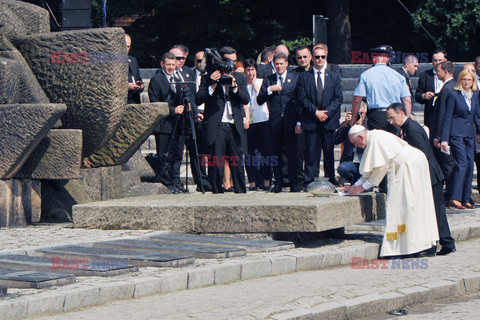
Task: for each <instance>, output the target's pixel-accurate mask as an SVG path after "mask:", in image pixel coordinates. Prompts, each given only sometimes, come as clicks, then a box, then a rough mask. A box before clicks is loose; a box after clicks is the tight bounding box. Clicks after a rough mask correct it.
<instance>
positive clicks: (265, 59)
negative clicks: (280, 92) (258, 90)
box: [257, 47, 275, 79]
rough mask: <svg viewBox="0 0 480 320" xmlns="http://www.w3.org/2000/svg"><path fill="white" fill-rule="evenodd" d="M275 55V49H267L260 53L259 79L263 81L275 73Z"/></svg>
mask: <svg viewBox="0 0 480 320" xmlns="http://www.w3.org/2000/svg"><path fill="white" fill-rule="evenodd" d="M274 54H275V48H272V47H266V48H264V49H263V50H262V52H261V53H260V60H261V62H260V63H259V64H258V66H257V78H262V79H263V78H266V77H267V76H269V75H271V74H273V73H274V72H275V68H274V66H273V64H272V61H273V55H274Z"/></svg>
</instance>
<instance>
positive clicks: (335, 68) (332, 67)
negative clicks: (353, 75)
mask: <svg viewBox="0 0 480 320" xmlns="http://www.w3.org/2000/svg"><path fill="white" fill-rule="evenodd" d="M317 48H320V49H323V50H325V56H326V58H325V59H326V60H325V66H326V68H327V70H330V71H333V72H336V73H338V74H339V75H340V77H341V76H342V70H340V67H339V66H338V64H334V63H330V62H328V61H327V60H328V46H327V45H326V44H324V43H318V44H316V45H315V46H314V47H313V51H315V49H317Z"/></svg>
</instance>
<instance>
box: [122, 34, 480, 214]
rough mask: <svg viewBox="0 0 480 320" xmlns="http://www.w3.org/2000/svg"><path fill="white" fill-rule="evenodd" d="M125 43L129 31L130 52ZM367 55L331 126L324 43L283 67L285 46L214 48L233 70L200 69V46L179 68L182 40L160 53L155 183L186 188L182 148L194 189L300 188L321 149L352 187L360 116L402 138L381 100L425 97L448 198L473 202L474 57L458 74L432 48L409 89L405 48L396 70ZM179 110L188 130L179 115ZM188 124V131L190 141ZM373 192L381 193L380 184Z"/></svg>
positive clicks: (153, 86)
mask: <svg viewBox="0 0 480 320" xmlns="http://www.w3.org/2000/svg"><path fill="white" fill-rule="evenodd" d="M130 46H131V39H130V37H129V36H128V35H127V49H129V47H130ZM371 51H372V60H373V66H372V67H371V68H369V69H368V70H366V71H365V72H363V73H362V74H361V76H360V78H359V83H358V85H357V87H356V88H355V91H354V96H353V101H352V111H351V112H348V113H347V116H346V119H345V121H343V122H342V123H340V113H341V105H342V102H343V94H342V84H341V71H340V68H339V67H338V65H335V64H331V63H328V62H327V58H328V47H327V46H326V45H325V44H317V45H315V46H314V47H313V48H311V49H310V48H309V47H300V48H297V49H296V50H295V60H296V62H297V66H296V67H292V66H289V50H288V48H287V47H286V46H284V45H279V46H278V47H276V48H273V47H267V48H265V49H264V50H262V52H261V54H260V55H259V59H258V60H259V61H258V63H257V61H256V60H255V59H252V58H249V59H246V60H245V61H238V60H237V52H236V50H235V49H234V48H231V47H224V48H222V49H221V50H220V55H221V56H222V58H223V59H224V60H231V61H232V62H234V65H235V68H234V70H233V71H232V72H229V73H225V72H224V71H222V70H216V71H215V72H211V73H209V74H207V73H206V72H205V70H204V67H205V66H204V64H205V59H204V55H205V53H204V52H203V51H199V52H196V53H195V60H194V64H195V66H194V68H193V69H192V68H188V67H187V66H185V65H184V64H185V61H186V59H187V56H188V54H189V51H188V48H187V47H186V46H184V45H181V44H179V45H175V46H173V47H172V49H171V50H170V51H169V52H167V53H165V54H164V55H163V56H162V59H161V62H160V66H161V68H160V69H159V70H158V72H157V73H156V74H155V75H154V76H153V77H152V79H151V81H150V85H149V86H148V95H149V98H150V101H151V102H156V101H161V102H167V103H168V104H169V109H170V114H169V116H168V117H166V118H165V119H164V120H163V121H162V123H160V124H159V125H158V127H157V128H156V129H155V132H154V134H155V139H156V145H157V156H158V166H157V168H158V169H157V177H156V179H157V181H160V182H162V183H163V184H165V185H166V186H167V187H168V188H169V189H170V191H171V192H173V193H180V192H186V190H185V188H184V186H183V185H182V183H181V181H180V165H181V161H182V158H183V152H184V146H186V147H187V149H188V151H189V154H190V156H191V169H192V175H193V178H194V181H195V183H196V185H197V190H199V191H202V190H203V191H212V192H213V193H223V192H229V191H233V192H237V193H244V192H247V190H252V191H257V190H265V191H271V192H276V193H278V192H282V191H283V190H285V189H284V187H285V186H289V190H290V192H301V191H303V190H305V189H306V186H307V185H308V184H309V183H311V182H312V181H313V180H314V178H315V177H317V176H318V175H319V171H320V170H319V169H320V168H319V164H320V159H321V156H322V153H323V165H324V173H325V176H326V177H328V179H329V180H330V182H331V183H333V184H334V185H336V186H338V185H342V184H344V183H347V182H348V183H350V184H353V183H355V182H356V181H357V180H358V178H359V177H360V172H359V165H360V161H361V158H362V152H363V150H361V149H360V148H356V147H355V146H354V145H353V144H352V143H351V142H350V141H349V139H348V130H349V128H350V127H352V126H353V125H354V124H362V125H364V126H365V127H368V129H370V130H373V129H382V130H386V131H388V132H391V133H393V134H396V135H398V136H401V131H402V130H401V129H398V128H396V127H395V126H394V125H393V124H392V123H390V121H389V119H388V117H387V108H388V107H389V106H390V105H392V104H393V103H401V104H402V105H403V106H404V107H405V115H406V116H407V117H408V118H411V117H412V101H413V99H415V100H416V101H417V102H418V103H421V104H423V105H425V112H424V124H425V126H426V127H427V128H428V132H429V139H430V141H431V144H432V150H433V154H434V157H435V159H436V160H437V161H438V163H439V165H440V168H441V169H442V170H441V171H442V174H443V175H444V179H442V180H444V181H445V188H446V192H445V198H446V199H447V201H448V202H447V203H448V205H450V206H452V207H455V208H457V209H464V208H472V206H473V202H472V200H471V197H470V195H471V185H472V180H473V165H474V161H475V160H477V162H478V161H480V156H475V150H476V148H475V137H476V133H477V131H476V130H477V128H476V127H477V125H478V122H479V121H480V120H479V119H480V117H478V116H477V115H478V114H479V112H480V110H478V109H479V108H478V100H479V99H478V82H479V81H480V80H479V76H478V73H480V58H479V59H477V61H476V63H470V64H466V65H465V70H463V71H462V72H460V73H458V72H457V71H456V70H455V67H454V65H453V63H452V62H451V61H448V59H447V55H446V53H445V52H444V51H442V50H436V51H434V52H433V55H432V64H433V69H431V70H427V71H425V72H423V73H421V74H420V77H419V82H418V87H417V89H416V90H415V92H413V91H412V86H411V81H410V76H412V75H413V74H415V73H416V72H417V69H418V58H417V57H416V56H414V55H410V56H407V57H406V58H405V60H404V65H403V67H402V69H401V70H400V71H399V72H397V71H396V70H394V69H392V68H391V67H390V66H389V64H388V61H389V55H390V53H391V52H393V50H392V48H391V47H389V46H379V47H377V48H374V49H372V50H371ZM129 61H130V69H129V95H128V99H129V103H139V102H140V95H139V93H140V92H141V91H142V90H143V89H144V85H143V82H142V80H141V78H140V73H139V71H138V63H137V61H136V60H135V58H133V57H129ZM224 77H232V78H233V82H232V83H228V84H227V85H225V84H223V82H222V81H220V83H219V80H222V79H221V78H224ZM185 87H187V88H188V90H185ZM185 91H188V92H189V94H186V93H185ZM186 97H187V98H186ZM477 110H478V112H477ZM187 111H188V112H189V114H190V115H191V117H190V118H192V119H193V120H194V121H193V126H192V125H190V122H188V121H187V120H188V117H185V116H184V115H185V114H187ZM192 127H193V128H192ZM192 129H193V130H194V131H195V133H196V135H195V136H196V139H192V135H191V131H192ZM185 137H187V139H186V138H185ZM340 143H342V144H343V146H342V151H343V152H342V156H341V159H340V164H339V166H338V167H337V168H335V165H334V164H335V162H334V146H335V145H337V144H340ZM478 151H479V152H480V150H478ZM197 160H198V161H197ZM207 171H208V174H207ZM245 173H246V175H247V177H248V183H249V187H248V188H247V187H246V178H245ZM337 174H338V176H340V179H339V180H337V178H336V177H337ZM371 187H372V186H371ZM379 188H380V190H381V191H385V192H386V182H385V181H383V182H382V183H380V186H379ZM369 189H370V188H369Z"/></svg>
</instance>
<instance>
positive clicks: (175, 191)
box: [167, 186, 180, 194]
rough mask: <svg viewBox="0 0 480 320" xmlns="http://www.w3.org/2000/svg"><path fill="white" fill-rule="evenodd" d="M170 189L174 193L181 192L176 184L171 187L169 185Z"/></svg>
mask: <svg viewBox="0 0 480 320" xmlns="http://www.w3.org/2000/svg"><path fill="white" fill-rule="evenodd" d="M167 189H168V191H170V192H171V193H172V194H179V193H180V190H178V189H177V188H175V186H170V187H167Z"/></svg>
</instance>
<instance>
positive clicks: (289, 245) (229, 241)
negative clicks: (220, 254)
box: [149, 233, 295, 252]
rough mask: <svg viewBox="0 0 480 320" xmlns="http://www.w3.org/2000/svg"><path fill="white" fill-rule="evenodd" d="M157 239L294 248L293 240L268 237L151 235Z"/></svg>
mask: <svg viewBox="0 0 480 320" xmlns="http://www.w3.org/2000/svg"><path fill="white" fill-rule="evenodd" d="M149 238H150V239H152V240H156V241H169V242H183V243H201V244H209V245H221V246H232V247H238V248H244V249H245V250H247V252H269V251H276V250H286V249H293V248H295V245H294V244H293V242H291V241H276V240H268V239H245V238H235V237H221V236H205V235H200V234H186V233H165V234H159V235H155V236H150V237H149Z"/></svg>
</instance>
